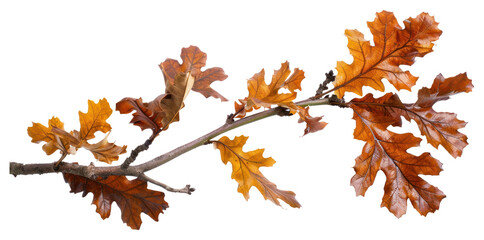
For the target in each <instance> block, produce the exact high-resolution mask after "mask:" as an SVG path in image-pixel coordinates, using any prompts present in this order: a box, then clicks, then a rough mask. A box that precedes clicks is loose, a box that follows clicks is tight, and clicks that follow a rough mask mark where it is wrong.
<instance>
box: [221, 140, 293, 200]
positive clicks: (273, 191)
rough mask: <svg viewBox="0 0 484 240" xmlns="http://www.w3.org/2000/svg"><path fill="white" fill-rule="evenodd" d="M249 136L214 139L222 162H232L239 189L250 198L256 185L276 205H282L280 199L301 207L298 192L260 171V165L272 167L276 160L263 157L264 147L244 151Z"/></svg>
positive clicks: (233, 174)
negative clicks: (276, 183)
mask: <svg viewBox="0 0 484 240" xmlns="http://www.w3.org/2000/svg"><path fill="white" fill-rule="evenodd" d="M248 138H249V137H246V136H238V137H235V138H234V139H233V140H231V139H229V138H228V137H222V138H221V139H219V140H217V141H214V146H215V147H216V148H217V149H219V150H220V156H221V158H222V162H223V163H224V164H227V163H228V162H230V163H231V164H232V178H233V179H235V180H236V181H237V182H238V183H239V187H238V189H237V190H238V191H239V192H240V193H242V194H243V195H244V197H245V199H246V200H247V199H249V190H250V188H251V187H253V186H254V187H256V188H257V189H258V190H259V191H260V192H261V194H262V196H264V198H265V199H269V200H271V201H272V202H273V203H275V204H276V205H280V203H279V200H278V199H280V200H282V201H284V202H286V203H287V204H289V205H290V206H291V207H294V208H299V207H301V205H300V204H299V202H298V201H297V200H296V194H295V193H293V192H291V191H284V190H280V189H278V188H277V186H276V185H275V184H274V183H272V182H270V181H269V180H268V179H267V178H266V177H264V175H262V173H261V172H260V170H259V168H260V167H271V166H272V165H274V163H275V161H274V159H272V158H271V157H269V158H265V157H263V156H262V155H263V153H264V149H257V150H254V151H250V152H244V151H243V150H242V148H243V146H244V145H245V143H246V142H247V139H248Z"/></svg>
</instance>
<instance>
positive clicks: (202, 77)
mask: <svg viewBox="0 0 484 240" xmlns="http://www.w3.org/2000/svg"><path fill="white" fill-rule="evenodd" d="M180 56H181V59H182V63H181V64H180V63H179V62H178V61H177V60H174V59H166V60H165V61H164V62H162V63H160V65H159V66H160V69H161V71H162V73H163V77H164V79H165V93H164V94H161V95H159V96H158V97H156V98H155V99H154V100H153V101H151V102H148V103H144V102H143V101H142V99H141V98H139V99H135V98H124V99H122V100H121V101H119V102H118V103H117V104H116V110H118V111H119V112H120V113H121V114H127V113H130V112H133V111H134V113H133V118H132V120H131V123H133V124H134V125H136V126H139V127H140V128H141V130H145V129H151V130H152V131H153V133H158V132H160V131H161V130H166V129H167V128H168V126H169V125H170V124H171V123H173V122H177V121H179V112H180V110H181V109H182V108H183V107H184V103H183V102H184V100H185V98H186V97H187V95H188V93H189V92H190V90H193V91H196V92H199V93H201V94H202V95H204V96H205V97H207V98H208V97H214V98H220V99H221V100H222V101H227V99H226V98H225V97H223V96H222V95H221V94H220V93H218V92H217V91H215V90H214V89H212V88H211V87H210V84H211V83H212V82H214V81H223V80H225V79H226V78H227V75H225V73H224V71H223V69H222V68H209V69H207V70H205V71H202V70H201V68H202V67H204V66H205V62H206V60H207V54H205V53H204V52H202V51H200V49H199V48H198V47H195V46H190V47H189V48H183V49H182V52H181V55H180Z"/></svg>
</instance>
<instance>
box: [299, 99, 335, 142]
mask: <svg viewBox="0 0 484 240" xmlns="http://www.w3.org/2000/svg"><path fill="white" fill-rule="evenodd" d="M297 113H298V114H299V121H298V122H299V123H302V122H306V129H304V135H306V134H308V133H313V132H317V131H319V130H322V129H323V128H324V127H326V125H328V123H326V122H323V121H321V119H322V118H323V117H322V116H321V117H311V115H309V107H305V108H303V107H300V106H298V107H297Z"/></svg>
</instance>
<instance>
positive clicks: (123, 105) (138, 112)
mask: <svg viewBox="0 0 484 240" xmlns="http://www.w3.org/2000/svg"><path fill="white" fill-rule="evenodd" d="M164 96H165V94H162V95H160V96H158V97H157V99H160V98H163V97H164ZM153 102H159V100H156V99H155V100H154V101H153ZM148 106H149V104H148V103H144V102H143V99H141V98H138V99H135V98H129V97H127V98H123V99H122V100H121V101H119V102H118V103H116V110H117V111H119V112H120V113H121V114H127V113H130V112H132V111H134V112H133V119H131V122H130V123H132V124H134V125H136V126H138V127H140V128H141V130H145V129H151V130H153V132H158V130H160V127H161V126H162V124H161V119H162V118H163V116H162V113H163V112H162V111H151V110H150V108H149V107H148Z"/></svg>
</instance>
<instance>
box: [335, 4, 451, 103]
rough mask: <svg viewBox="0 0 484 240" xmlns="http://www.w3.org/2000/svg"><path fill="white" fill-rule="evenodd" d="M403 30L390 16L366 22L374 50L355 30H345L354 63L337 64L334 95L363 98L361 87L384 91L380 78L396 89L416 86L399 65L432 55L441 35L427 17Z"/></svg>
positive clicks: (409, 22) (384, 14)
mask: <svg viewBox="0 0 484 240" xmlns="http://www.w3.org/2000/svg"><path fill="white" fill-rule="evenodd" d="M404 24H405V28H404V29H402V28H401V27H400V25H399V24H398V22H397V20H396V18H395V16H394V15H393V13H391V12H386V11H383V12H380V13H377V17H376V18H375V21H373V22H368V27H369V28H370V31H371V33H372V34H373V42H374V44H375V45H374V46H371V45H370V42H369V41H367V40H365V39H364V37H363V34H362V33H361V32H359V31H357V30H346V32H345V35H346V36H347V37H348V48H349V50H350V53H351V55H352V56H353V63H351V64H347V63H345V62H342V61H339V62H338V63H337V65H336V70H338V75H337V76H336V81H335V82H334V86H335V89H336V90H335V94H336V95H337V96H338V97H339V98H342V97H343V96H344V94H345V92H354V93H356V94H358V95H362V87H363V86H369V87H372V88H374V89H376V90H379V91H383V90H384V86H383V83H382V81H381V80H382V78H386V79H387V80H388V81H389V82H390V83H391V84H392V85H393V86H395V88H396V89H398V90H400V89H406V90H410V88H411V87H412V86H413V85H415V82H416V81H417V79H418V78H417V77H415V76H413V75H412V74H410V72H409V71H403V70H402V69H401V68H400V65H412V64H413V63H414V62H415V57H423V56H425V55H426V54H427V53H430V52H431V51H432V47H433V45H434V44H433V43H432V42H434V41H436V40H437V39H438V38H439V36H440V35H441V34H442V31H441V30H439V29H438V28H437V25H438V23H437V22H435V20H434V18H433V17H431V16H429V15H428V14H427V13H422V14H420V15H418V16H417V17H416V18H408V19H407V20H405V21H404Z"/></svg>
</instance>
